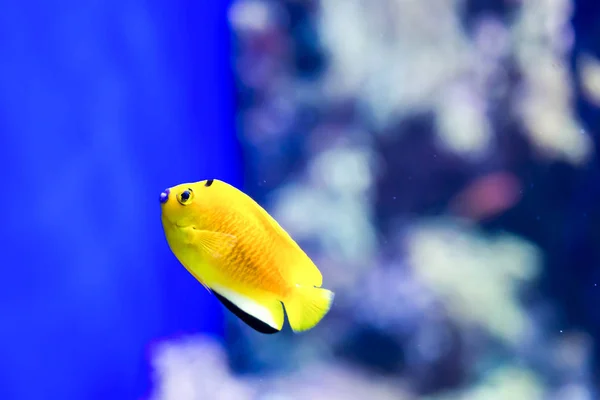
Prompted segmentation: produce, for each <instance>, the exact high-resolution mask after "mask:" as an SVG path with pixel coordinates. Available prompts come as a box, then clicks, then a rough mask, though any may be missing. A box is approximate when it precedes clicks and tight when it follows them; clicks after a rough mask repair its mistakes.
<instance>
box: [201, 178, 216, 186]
mask: <svg viewBox="0 0 600 400" xmlns="http://www.w3.org/2000/svg"><path fill="white" fill-rule="evenodd" d="M214 181H215V180H214V179H209V180H207V181H206V183H205V184H204V186H206V187H209V186H210V185H212V184H213V182H214Z"/></svg>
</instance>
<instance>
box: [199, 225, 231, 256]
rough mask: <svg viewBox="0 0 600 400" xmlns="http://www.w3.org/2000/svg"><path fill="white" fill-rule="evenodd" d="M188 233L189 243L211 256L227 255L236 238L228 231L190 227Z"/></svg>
mask: <svg viewBox="0 0 600 400" xmlns="http://www.w3.org/2000/svg"><path fill="white" fill-rule="evenodd" d="M189 235H190V239H191V240H190V243H191V245H192V246H195V247H196V248H197V249H198V250H199V251H200V252H202V253H203V254H205V255H209V256H211V257H212V258H223V257H225V256H227V255H228V254H229V253H230V252H231V251H232V250H233V248H234V247H235V245H236V243H237V238H236V237H235V236H233V235H230V234H228V233H222V232H213V231H207V230H200V229H195V228H192V229H190V231H189Z"/></svg>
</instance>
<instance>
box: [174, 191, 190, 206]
mask: <svg viewBox="0 0 600 400" xmlns="http://www.w3.org/2000/svg"><path fill="white" fill-rule="evenodd" d="M193 197H194V192H193V191H192V189H186V190H184V191H183V192H181V194H180V195H179V196H177V200H179V203H180V204H182V205H184V206H185V205H186V204H189V203H190V201H191V200H192V198H193Z"/></svg>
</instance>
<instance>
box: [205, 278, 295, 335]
mask: <svg viewBox="0 0 600 400" xmlns="http://www.w3.org/2000/svg"><path fill="white" fill-rule="evenodd" d="M212 292H213V294H214V295H215V297H216V298H217V299H219V301H220V302H221V303H222V304H223V305H224V306H225V307H226V308H227V309H228V310H229V311H231V312H232V313H233V314H234V315H235V316H237V317H238V318H239V319H241V320H242V321H243V322H244V323H245V324H246V325H248V326H249V327H251V328H252V329H254V330H256V331H257V332H260V333H265V334H273V333H277V332H279V331H281V328H282V327H283V319H284V314H283V305H282V304H281V302H280V301H279V300H277V299H276V298H274V297H271V296H258V295H256V296H246V295H242V294H239V293H237V292H235V291H233V290H230V289H227V288H225V287H219V286H217V287H212Z"/></svg>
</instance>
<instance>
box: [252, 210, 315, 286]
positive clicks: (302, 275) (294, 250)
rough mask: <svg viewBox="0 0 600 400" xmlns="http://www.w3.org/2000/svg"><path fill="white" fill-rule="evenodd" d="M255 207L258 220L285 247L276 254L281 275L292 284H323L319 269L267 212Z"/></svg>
mask: <svg viewBox="0 0 600 400" xmlns="http://www.w3.org/2000/svg"><path fill="white" fill-rule="evenodd" d="M252 201H254V200H252ZM255 203H256V202H255ZM256 206H257V207H256V209H257V216H258V218H259V219H260V220H262V221H263V222H264V223H265V224H266V225H267V226H269V227H270V228H271V229H272V233H273V234H275V235H277V236H279V238H281V240H282V242H283V243H284V245H285V247H286V248H283V249H281V251H280V252H278V257H277V258H279V260H277V266H278V268H279V270H280V272H281V274H282V275H283V276H284V277H285V278H286V279H287V280H289V281H290V282H291V283H293V284H300V285H307V286H315V287H320V286H321V285H322V284H323V275H321V271H319V268H317V266H316V265H315V264H314V263H313V262H312V260H311V259H310V257H308V255H306V253H305V252H304V250H302V248H301V247H300V246H299V245H298V243H296V241H295V240H294V239H292V237H291V236H290V234H289V233H287V232H286V230H285V229H283V227H281V225H279V223H278V222H277V220H275V218H273V217H272V216H271V215H270V214H269V213H268V212H267V210H265V209H264V208H263V207H261V205H260V204H258V203H256Z"/></svg>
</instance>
